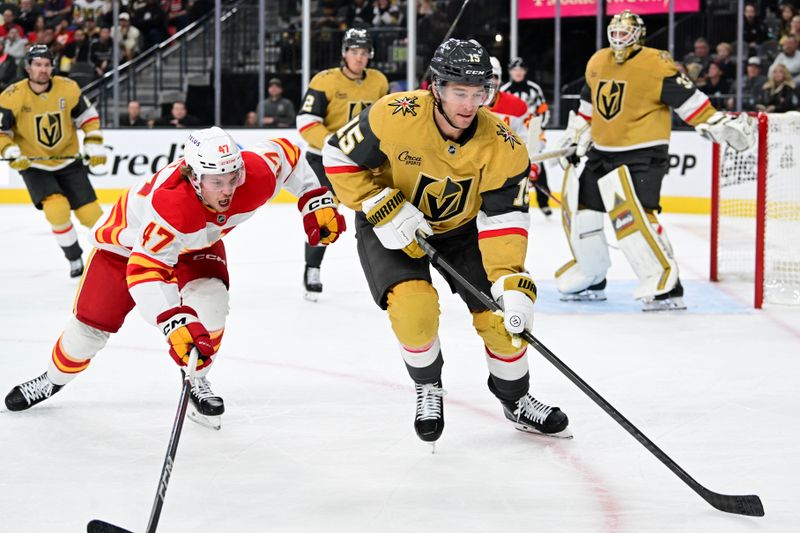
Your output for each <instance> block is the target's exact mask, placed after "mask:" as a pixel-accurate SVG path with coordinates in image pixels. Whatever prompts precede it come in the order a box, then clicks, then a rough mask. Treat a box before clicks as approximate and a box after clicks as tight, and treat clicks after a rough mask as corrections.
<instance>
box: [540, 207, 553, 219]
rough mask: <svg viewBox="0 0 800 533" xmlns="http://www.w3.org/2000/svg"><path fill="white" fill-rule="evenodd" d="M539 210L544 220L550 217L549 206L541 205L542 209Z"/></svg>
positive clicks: (551, 212)
mask: <svg viewBox="0 0 800 533" xmlns="http://www.w3.org/2000/svg"><path fill="white" fill-rule="evenodd" d="M539 209H541V210H542V214H543V215H544V216H545V217H546V218H550V216H551V215H552V214H553V210H552V209H550V206H547V205H543V206H542V207H540V208H539Z"/></svg>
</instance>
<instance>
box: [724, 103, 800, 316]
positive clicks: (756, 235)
mask: <svg viewBox="0 0 800 533" xmlns="http://www.w3.org/2000/svg"><path fill="white" fill-rule="evenodd" d="M757 120H758V133H757V142H756V143H755V145H754V146H753V147H752V148H751V149H749V150H747V151H744V152H736V151H734V150H732V149H731V148H728V147H724V146H720V145H718V144H715V145H714V148H713V160H712V183H711V279H712V281H720V280H727V279H740V280H746V281H752V282H753V283H754V285H755V287H754V305H755V307H756V308H761V307H762V305H763V303H765V302H767V303H775V304H785V305H800V113H797V112H791V113H782V114H771V113H770V114H767V113H759V114H758V116H757Z"/></svg>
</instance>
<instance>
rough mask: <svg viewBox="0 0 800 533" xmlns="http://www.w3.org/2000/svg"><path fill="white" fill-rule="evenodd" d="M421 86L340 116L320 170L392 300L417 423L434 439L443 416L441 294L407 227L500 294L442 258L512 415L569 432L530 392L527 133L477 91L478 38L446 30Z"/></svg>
mask: <svg viewBox="0 0 800 533" xmlns="http://www.w3.org/2000/svg"><path fill="white" fill-rule="evenodd" d="M431 72H432V76H433V77H432V85H431V89H430V90H428V91H409V92H401V93H396V94H391V95H388V96H385V97H384V98H381V99H380V100H378V101H377V102H376V103H375V104H373V105H372V107H371V108H370V109H368V110H366V111H364V112H362V113H361V114H360V115H359V116H357V117H355V118H353V119H352V120H351V121H350V122H348V123H347V124H345V125H344V126H343V127H342V128H340V129H339V130H338V131H337V132H336V135H335V136H334V137H332V138H331V139H330V140H329V141H328V142H327V143H326V145H325V147H324V150H323V162H324V165H325V172H326V173H327V175H328V178H329V179H330V181H331V182H332V183H333V186H334V190H335V192H336V194H337V196H338V198H339V200H340V201H341V202H343V203H344V204H345V205H347V206H348V207H350V208H352V209H354V210H355V211H356V217H355V221H356V232H357V233H356V239H357V242H358V253H359V258H360V260H361V265H362V268H363V270H364V274H365V276H366V278H367V282H368V285H369V288H370V291H371V293H372V297H373V299H374V300H375V303H377V304H378V306H380V307H381V308H382V309H384V310H386V311H387V314H388V317H389V321H390V322H391V326H392V329H393V331H394V334H395V336H396V337H397V341H398V343H399V345H400V346H399V347H400V353H401V355H402V357H403V360H404V362H405V364H406V368H407V370H408V372H409V374H410V376H411V378H412V380H413V381H414V383H415V387H416V393H417V408H416V416H415V421H414V427H415V430H416V432H417V435H418V436H419V437H420V438H421V439H422V440H424V441H428V442H435V441H436V440H437V439H438V438H439V436H440V435H441V433H442V430H443V428H444V414H443V400H442V396H443V395H444V390H443V389H442V365H443V358H442V352H441V350H440V341H439V331H438V330H439V297H438V294H437V292H436V290H435V289H434V287H433V285H432V283H431V272H430V262H429V261H428V259H427V257H426V256H425V253H424V252H423V251H422V250H421V249H420V247H419V244H418V243H417V241H416V238H415V235H416V232H417V231H421V232H423V233H424V234H426V235H428V236H429V240H430V242H431V243H432V244H434V245H435V246H436V248H437V250H438V251H439V252H441V253H442V255H443V256H446V257H447V259H448V261H449V262H450V263H452V264H453V265H454V266H455V268H457V269H459V270H460V271H461V272H462V273H463V275H464V277H466V278H467V279H468V280H469V281H470V282H471V283H473V284H474V285H475V286H477V287H479V288H480V289H481V290H483V291H484V292H486V293H489V292H491V294H492V295H493V296H494V297H495V298H496V299H501V298H502V303H503V306H504V309H505V316H497V315H495V314H493V313H491V312H490V311H489V310H488V309H487V308H486V307H485V306H484V305H483V304H482V303H481V302H480V301H479V300H477V299H476V298H475V297H474V296H472V295H471V294H470V293H469V292H467V291H466V290H465V289H464V288H463V287H461V286H460V285H458V284H457V283H455V282H454V280H452V279H451V277H450V276H449V275H448V274H447V273H446V272H444V271H440V273H441V274H442V275H443V276H444V278H445V279H446V280H447V281H448V283H449V284H450V287H451V289H452V290H453V292H457V293H458V294H459V296H460V297H461V299H462V300H463V301H464V302H465V303H466V305H467V307H468V309H469V311H470V313H471V314H472V322H473V325H474V327H475V330H476V332H477V333H478V335H480V336H481V337H482V340H483V342H484V345H485V355H486V361H487V364H488V367H489V374H490V376H489V389H490V390H491V391H492V392H493V393H494V394H495V396H497V398H498V399H499V400H500V402H501V403H502V406H503V410H504V413H505V416H506V417H507V418H509V419H510V420H511V421H512V422H513V423H514V424H515V426H516V427H517V428H518V429H522V430H525V431H531V432H539V433H545V434H550V435H558V436H569V433H568V430H567V425H568V420H567V416H566V415H565V414H564V413H563V412H561V410H560V409H558V408H557V407H550V406H548V405H545V404H543V403H541V402H539V401H537V400H535V399H534V398H533V396H531V395H530V394H529V393H528V390H529V373H528V361H527V357H526V350H527V346H526V345H525V344H524V343H523V344H520V343H517V342H515V339H514V338H512V336H513V335H515V334H518V333H520V332H521V331H522V328H524V327H530V325H531V319H532V315H533V303H534V301H535V299H536V288H535V285H534V284H533V280H532V279H531V277H530V275H529V274H528V273H527V272H526V271H525V255H526V252H527V248H528V223H529V215H528V189H527V183H528V171H529V168H530V162H529V159H528V153H527V151H526V148H525V145H524V144H523V143H522V142H521V140H520V138H519V137H518V136H517V134H516V133H514V132H513V131H512V130H511V129H510V128H509V127H508V126H507V125H506V124H505V123H504V122H503V121H502V120H501V119H500V118H498V117H496V116H495V115H494V114H493V113H492V112H490V111H489V110H488V109H486V108H484V107H482V104H483V103H484V102H486V101H490V100H491V96H492V92H493V91H494V84H493V83H492V68H491V65H490V63H489V56H488V53H487V52H486V50H485V49H484V48H483V47H482V46H481V45H480V44H478V43H477V42H475V41H463V40H457V39H449V40H447V41H446V42H444V43H443V44H442V45H441V46H440V47H439V48H438V49H437V50H436V53H435V54H434V58H433V60H432V62H431Z"/></svg>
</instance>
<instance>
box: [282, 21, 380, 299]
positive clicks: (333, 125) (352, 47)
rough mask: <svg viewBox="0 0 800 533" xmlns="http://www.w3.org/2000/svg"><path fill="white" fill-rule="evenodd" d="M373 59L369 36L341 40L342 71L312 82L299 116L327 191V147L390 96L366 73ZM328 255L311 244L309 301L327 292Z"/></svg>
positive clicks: (358, 33)
mask: <svg viewBox="0 0 800 533" xmlns="http://www.w3.org/2000/svg"><path fill="white" fill-rule="evenodd" d="M372 55H373V47H372V39H371V38H370V36H369V34H368V33H367V30H364V29H355V28H352V29H349V30H347V31H346V32H345V34H344V38H343V40H342V65H341V66H339V67H334V68H330V69H327V70H323V71H322V72H320V73H319V74H317V75H316V76H314V77H313V78H312V79H311V82H310V83H309V85H308V90H307V91H306V94H305V97H304V98H303V106H302V108H301V109H300V112H299V113H298V115H297V129H298V131H299V132H300V135H301V136H302V137H303V139H304V140H305V141H306V143H308V148H307V153H306V159H307V160H308V163H309V165H311V168H312V169H314V173H315V174H316V175H317V178H319V181H320V183H321V184H322V185H324V186H326V187H329V188H330V186H331V184H330V183H329V182H328V178H327V177H326V176H325V171H324V170H323V168H322V146H323V144H324V143H325V141H326V140H327V139H328V138H329V137H330V136H331V135H333V133H334V132H335V131H336V130H338V129H339V128H341V127H342V126H344V124H345V123H346V122H347V121H348V120H350V119H351V118H353V117H354V116H356V115H358V114H359V113H360V112H361V111H362V110H364V109H366V108H367V107H369V106H370V104H372V102H374V101H375V100H377V99H378V98H381V97H382V96H385V95H386V94H387V93H388V92H389V82H388V81H387V79H386V76H384V75H383V73H381V72H380V71H378V70H375V69H371V68H367V63H368V62H369V60H370V59H371V58H372ZM324 255H325V247H324V246H311V245H309V244H308V243H306V245H305V259H306V266H305V271H304V273H303V284H304V286H305V289H306V298H308V299H309V300H316V299H317V297H318V296H319V293H320V292H322V282H321V281H320V267H321V265H322V258H323V257H324Z"/></svg>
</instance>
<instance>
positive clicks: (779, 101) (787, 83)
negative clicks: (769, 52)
mask: <svg viewBox="0 0 800 533" xmlns="http://www.w3.org/2000/svg"><path fill="white" fill-rule="evenodd" d="M796 88H797V85H796V84H795V81H794V80H793V79H792V76H791V75H790V73H789V69H788V68H786V65H784V64H783V63H775V64H773V65H772V68H771V69H770V75H769V80H768V81H767V83H765V84H764V95H763V99H762V104H761V105H758V106H756V108H757V109H758V110H759V111H766V112H767V113H785V112H787V111H793V110H795V109H797V92H796Z"/></svg>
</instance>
